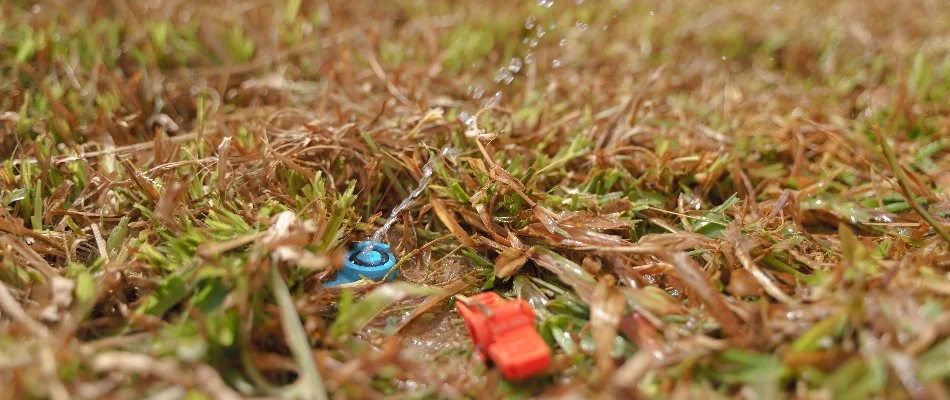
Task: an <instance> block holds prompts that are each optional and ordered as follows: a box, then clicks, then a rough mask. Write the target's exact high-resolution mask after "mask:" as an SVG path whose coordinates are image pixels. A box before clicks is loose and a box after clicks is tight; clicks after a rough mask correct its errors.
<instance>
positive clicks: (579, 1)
mask: <svg viewBox="0 0 950 400" xmlns="http://www.w3.org/2000/svg"><path fill="white" fill-rule="evenodd" d="M574 4H577V5H581V4H584V0H574Z"/></svg>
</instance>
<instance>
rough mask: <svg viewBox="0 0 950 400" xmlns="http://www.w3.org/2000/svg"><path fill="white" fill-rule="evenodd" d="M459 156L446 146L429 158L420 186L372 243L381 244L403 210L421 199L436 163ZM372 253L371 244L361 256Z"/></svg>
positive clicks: (400, 204)
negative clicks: (418, 198)
mask: <svg viewBox="0 0 950 400" xmlns="http://www.w3.org/2000/svg"><path fill="white" fill-rule="evenodd" d="M458 154H459V150H458V149H456V148H454V147H451V146H449V145H445V146H444V147H442V149H441V150H439V154H436V155H434V156H432V157H430V158H429V161H427V162H426V165H424V166H423V167H422V177H420V178H419V184H418V185H416V187H415V188H413V189H412V191H411V192H409V195H408V196H406V198H405V199H402V202H401V203H399V205H398V206H396V208H393V210H392V211H390V212H389V219H388V220H386V223H385V224H383V226H381V227H379V229H377V230H376V232H373V237H372V239H371V240H372V242H371V243H379V241H380V240H382V239H383V236H386V232H389V228H391V227H392V226H393V224H394V223H395V222H396V217H397V216H399V214H400V213H402V212H403V210H405V209H406V208H409V205H411V204H412V202H413V200H415V199H416V198H417V197H419V195H420V194H422V191H423V190H425V188H426V186H428V185H429V181H431V180H432V170H433V169H434V168H435V163H437V162H439V160H441V159H443V158H447V159H449V160H454V159H455V157H456V156H458ZM372 252H373V245H372V244H370V245H369V246H366V247H365V248H363V251H362V252H361V254H362V255H368V254H369V253H372Z"/></svg>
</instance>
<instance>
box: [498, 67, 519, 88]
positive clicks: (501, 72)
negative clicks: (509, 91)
mask: <svg viewBox="0 0 950 400" xmlns="http://www.w3.org/2000/svg"><path fill="white" fill-rule="evenodd" d="M513 80H515V76H514V75H512V74H511V71H509V70H508V68H506V67H501V68H499V69H498V72H496V73H495V83H502V82H504V84H506V85H508V84H511V81H513Z"/></svg>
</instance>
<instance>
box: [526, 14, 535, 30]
mask: <svg viewBox="0 0 950 400" xmlns="http://www.w3.org/2000/svg"><path fill="white" fill-rule="evenodd" d="M534 21H535V18H534V15H530V16H528V19H526V20H525V21H524V28H525V29H527V30H529V31H530V30H531V29H534Z"/></svg>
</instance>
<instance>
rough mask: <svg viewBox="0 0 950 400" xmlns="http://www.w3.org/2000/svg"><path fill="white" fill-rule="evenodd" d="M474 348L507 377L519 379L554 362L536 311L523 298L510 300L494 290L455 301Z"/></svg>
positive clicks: (513, 379) (483, 358) (542, 369)
mask: <svg viewBox="0 0 950 400" xmlns="http://www.w3.org/2000/svg"><path fill="white" fill-rule="evenodd" d="M455 307H456V308H457V309H458V311H459V314H460V315H461V316H462V319H464V320H465V325H466V326H468V333H469V335H470V336H471V337H472V342H474V344H475V351H476V352H477V353H478V356H479V357H481V359H482V361H485V362H488V361H491V362H493V363H494V364H495V365H497V366H498V368H499V369H500V370H501V373H502V374H503V375H504V376H505V379H508V380H512V381H516V380H521V379H524V378H527V377H529V376H531V375H534V374H537V373H539V372H541V371H544V370H545V369H547V368H548V366H550V365H551V350H550V349H549V348H548V344H547V343H545V342H544V339H542V338H541V335H539V334H538V331H537V329H536V328H535V325H534V310H532V308H531V305H530V304H528V302H527V301H524V300H513V301H507V300H505V299H503V298H502V297H501V296H499V295H498V294H497V293H495V292H485V293H479V294H477V295H475V296H472V297H469V298H468V300H466V301H462V300H459V301H456V302H455Z"/></svg>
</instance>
